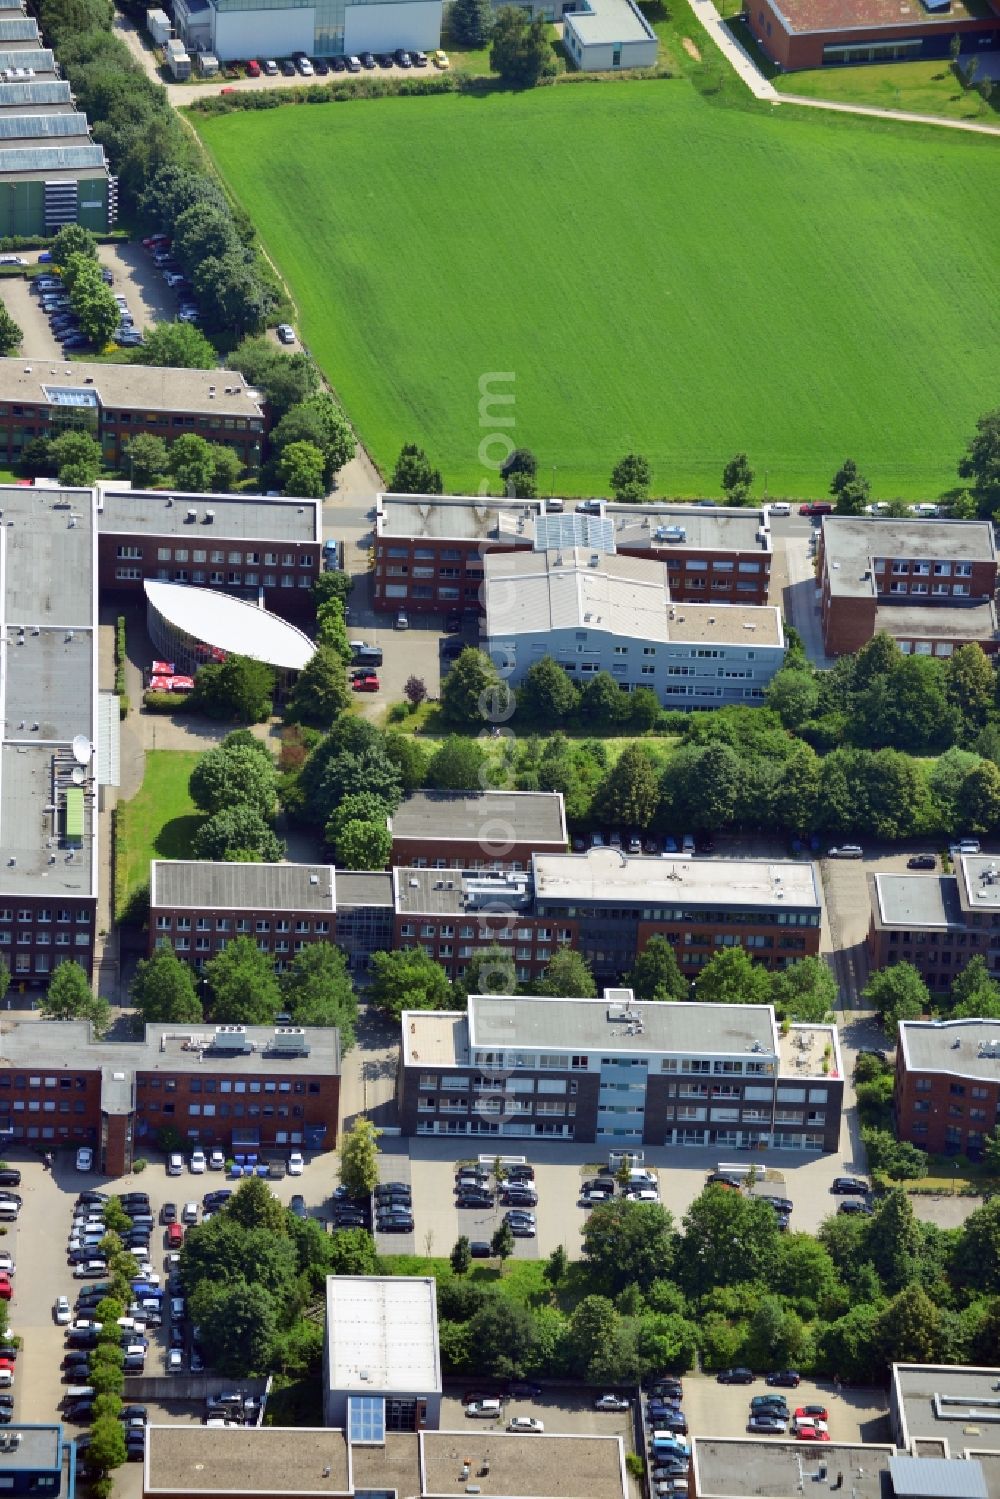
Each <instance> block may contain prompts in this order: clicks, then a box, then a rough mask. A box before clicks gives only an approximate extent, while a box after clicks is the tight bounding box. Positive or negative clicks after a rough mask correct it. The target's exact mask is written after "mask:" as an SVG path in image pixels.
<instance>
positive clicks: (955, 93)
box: [774, 59, 1000, 125]
mask: <svg viewBox="0 0 1000 1499" xmlns="http://www.w3.org/2000/svg"><path fill="white" fill-rule="evenodd" d="M774 84H775V87H776V88H778V89H780V90H781V92H782V93H783V94H804V95H805V96H806V97H807V98H809V99H833V100H835V101H836V102H837V103H838V104H872V105H874V106H875V107H876V108H878V109H904V110H906V109H908V110H912V111H913V112H914V113H915V114H928V115H942V116H943V117H944V118H945V119H948V120H978V121H981V122H982V124H984V125H997V124H1000V87H998V88H997V90H996V95H997V97H996V102H994V98H993V97H992V96H991V98H990V100H989V102H988V103H987V101H986V100H985V99H984V98H983V97H982V95H981V94H979V93H978V92H977V91H976V90H975V89H965V88H963V87H962V85H961V84H960V83H959V81H958V79H957V78H956V77H955V74H954V72H953V71H952V69H951V66H950V64H949V63H948V60H947V59H945V60H944V61H941V60H938V61H937V62H894V63H886V64H885V66H884V67H879V66H877V65H876V66H873V67H864V68H818V69H816V70H815V71H814V72H805V73H781V74H779V75H778V76H777V77H776V78H775V79H774Z"/></svg>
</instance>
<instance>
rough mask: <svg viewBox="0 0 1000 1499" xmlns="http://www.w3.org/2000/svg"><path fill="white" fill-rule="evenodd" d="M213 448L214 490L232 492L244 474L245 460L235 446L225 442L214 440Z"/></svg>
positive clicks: (224, 492)
mask: <svg viewBox="0 0 1000 1499" xmlns="http://www.w3.org/2000/svg"><path fill="white" fill-rule="evenodd" d="M211 448H212V492H213V494H232V492H233V491H234V490H235V489H236V487H237V485H238V484H239V481H240V479H241V478H242V476H243V462H242V460H241V458H240V456H239V454H238V453H237V452H236V451H235V449H234V448H227V447H226V445H225V443H219V442H213V443H212V444H211Z"/></svg>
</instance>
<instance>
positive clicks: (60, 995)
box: [38, 959, 111, 1037]
mask: <svg viewBox="0 0 1000 1499" xmlns="http://www.w3.org/2000/svg"><path fill="white" fill-rule="evenodd" d="M38 1008H39V1010H40V1011H41V1013H42V1015H43V1016H44V1018H45V1019H46V1020H89V1021H90V1024H91V1025H92V1026H93V1028H94V1034H95V1036H98V1037H100V1036H103V1035H104V1033H105V1032H106V1031H107V1030H109V1029H110V1027H111V1006H110V1005H109V1004H108V1002H107V1000H106V999H102V998H101V997H100V995H98V994H95V993H94V992H93V990H92V989H91V987H90V980H89V979H88V978H87V975H86V973H85V972H84V971H83V969H82V968H81V967H80V965H79V963H74V962H72V961H70V960H67V959H64V960H63V961H62V962H61V963H57V964H56V966H55V968H54V969H53V971H52V977H51V979H50V980H49V987H48V991H47V992H46V995H45V998H44V999H43V1000H40V1001H39V1006H38Z"/></svg>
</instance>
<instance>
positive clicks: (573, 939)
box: [392, 911, 578, 983]
mask: <svg viewBox="0 0 1000 1499" xmlns="http://www.w3.org/2000/svg"><path fill="white" fill-rule="evenodd" d="M577 939H578V925H577V923H576V922H575V921H558V922H555V921H552V920H550V919H548V918H545V919H541V918H539V917H537V916H531V915H523V914H520V913H518V914H515V915H511V916H503V915H496V914H493V913H490V912H478V911H476V912H470V913H469V915H468V916H466V915H465V914H464V913H459V914H452V913H447V914H442V913H441V912H433V913H430V914H418V913H412V912H408V913H401V912H399V911H397V912H396V915H395V918H394V921H393V936H392V945H393V947H394V948H396V949H407V948H419V949H420V950H421V951H423V952H425V953H426V954H427V955H428V957H431V958H433V959H434V961H435V962H436V963H440V965H441V967H442V968H443V969H444V971H445V972H446V973H447V975H448V977H449V978H450V979H461V978H463V977H464V976H465V972H466V969H467V967H468V965H469V963H470V962H471V961H472V959H473V958H474V957H475V956H476V954H477V953H479V952H482V951H483V949H484V948H489V947H494V946H498V945H499V946H500V947H502V948H503V949H504V951H505V952H507V953H508V955H509V956H510V957H511V959H512V960H513V963H514V968H515V972H516V973H517V977H518V980H519V981H520V982H523V983H529V982H530V981H531V980H532V979H536V978H538V977H540V975H541V974H542V972H543V971H544V969H545V968H546V966H547V964H548V963H549V962H550V960H551V959H552V957H553V956H554V954H555V953H556V952H557V951H558V950H559V948H560V947H566V946H569V947H573V948H575V947H576V946H577Z"/></svg>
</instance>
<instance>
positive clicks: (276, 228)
mask: <svg viewBox="0 0 1000 1499" xmlns="http://www.w3.org/2000/svg"><path fill="white" fill-rule="evenodd" d="M193 120H194V123H195V124H196V125H197V128H198V129H199V131H200V132H201V133H202V135H203V137H204V139H205V141H206V143H207V145H208V147H209V150H210V151H211V153H212V154H213V156H214V158H215V160H216V161H217V163H218V165H219V167H220V169H221V171H222V173H223V175H224V176H225V178H226V179H227V181H228V182H229V184H230V185H231V187H232V189H233V190H234V192H235V193H236V195H237V197H238V198H239V199H240V200H241V201H242V202H243V203H244V204H245V205H246V207H247V208H248V209H249V210H250V212H251V214H252V215H253V217H254V219H255V221H256V223H257V224H258V225H259V228H260V230H261V233H262V236H263V239H264V242H265V244H266V246H267V249H268V250H269V252H270V253H271V255H272V256H273V257H274V259H275V261H276V262H277V263H278V265H279V267H280V268H281V270H282V272H283V273H284V274H285V276H286V277H287V279H288V282H289V285H290V287H291V289H292V293H293V295H294V297H295V300H296V302H297V304H298V307H299V311H300V314H301V326H302V331H303V335H304V337H305V340H306V342H307V344H308V345H309V347H310V348H311V349H312V351H313V353H314V354H315V355H316V357H317V359H318V360H319V362H320V364H321V365H322V366H323V368H324V370H325V371H326V373H327V374H328V376H329V377H330V379H331V381H332V382H333V384H334V385H335V386H336V388H337V389H338V391H339V393H340V395H341V397H342V398H343V400H344V402H345V404H346V406H347V409H348V411H349V412H350V414H351V416H352V418H353V419H354V421H355V422H356V424H357V426H358V428H359V430H360V433H361V435H362V437H363V438H364V440H365V442H366V444H368V446H369V447H370V449H371V450H372V451H373V453H374V456H375V457H376V459H377V461H378V462H379V463H380V465H381V466H382V467H383V469H384V470H386V471H388V470H391V468H392V465H393V462H394V459H395V456H396V454H397V452H398V450H399V447H400V445H401V444H402V443H403V442H405V441H408V440H418V441H420V442H421V443H422V444H423V445H424V446H425V447H426V448H427V450H428V452H429V453H430V455H431V456H432V458H433V461H434V462H435V463H437V464H439V465H440V467H441V468H442V470H443V472H444V477H445V482H446V487H448V488H451V489H463V488H464V489H469V490H471V491H473V492H474V491H475V490H478V488H479V486H480V484H481V482H482V481H483V480H488V479H489V477H490V471H489V470H488V469H487V468H485V467H484V466H483V461H482V458H481V457H480V456H479V453H480V444H481V442H482V440H483V438H484V437H488V436H489V434H490V433H493V432H500V433H505V434H509V436H510V437H511V438H512V439H513V440H514V441H515V442H516V443H517V444H518V445H524V446H528V447H530V448H532V449H533V450H534V451H535V452H536V453H537V454H538V456H539V460H540V465H541V469H540V484H541V487H542V488H543V492H548V490H549V488H550V487H554V488H555V489H556V491H557V492H561V493H567V494H594V493H599V492H600V493H603V492H606V486H607V480H608V474H609V471H610V469H611V467H612V465H613V463H614V462H615V460H616V459H617V458H618V457H619V456H620V455H621V453H622V452H623V451H625V450H627V449H629V448H637V449H639V450H641V451H644V452H645V453H646V454H648V456H649V457H650V459H651V461H652V463H653V468H654V476H655V479H654V489H655V490H656V492H658V493H668V494H677V495H691V494H696V493H702V492H707V493H717V492H718V491H719V487H720V478H721V470H722V466H723V463H724V461H725V460H726V459H727V458H728V457H729V456H730V455H731V454H732V453H733V452H734V451H735V450H737V449H740V448H746V449H747V450H748V451H749V452H750V454H751V456H752V458H753V459H754V460H755V462H756V464H757V467H758V473H759V475H760V479H759V481H758V483H759V485H760V483H761V482H762V479H763V469H764V468H765V466H766V467H767V469H768V487H769V492H770V493H771V495H772V496H777V495H782V494H785V495H821V494H824V493H825V492H826V488H827V485H828V484H829V480H830V476H831V474H832V473H833V472H834V470H835V469H836V467H837V465H838V464H839V462H840V461H841V460H842V459H843V458H844V456H845V455H847V454H851V455H853V456H854V457H855V458H856V459H857V460H858V462H859V463H860V464H861V466H862V468H863V469H864V471H865V472H866V473H867V474H868V475H869V476H870V477H871V479H872V480H873V483H874V489H875V493H876V494H878V495H882V496H888V495H895V494H899V495H904V496H913V497H916V496H921V497H924V496H926V495H928V494H934V493H937V492H938V491H940V490H942V489H944V488H946V487H948V486H950V485H952V484H954V482H955V477H956V476H955V461H956V459H957V457H958V455H959V454H960V452H961V451H962V449H963V447H964V444H965V440H966V437H967V436H968V434H969V433H970V432H971V431H972V428H973V424H974V421H975V418H976V417H977V416H978V415H979V414H980V413H981V412H982V411H984V410H986V409H988V408H989V407H990V406H992V405H995V404H996V392H997V389H998V384H1000V382H998V376H1000V304H998V302H997V299H996V298H995V297H992V296H991V295H990V287H991V284H992V280H991V278H992V277H993V268H995V265H996V243H995V235H994V232H993V224H992V221H991V218H990V215H989V214H988V213H987V212H985V211H984V205H985V204H988V203H990V202H993V201H996V200H997V198H998V196H1000V153H998V152H997V150H996V143H995V142H994V141H992V140H990V139H982V140H980V139H978V138H976V137H967V136H955V137H953V136H951V135H947V136H946V135H945V132H939V133H937V134H932V133H931V132H930V131H929V130H927V131H924V130H921V129H919V128H917V129H914V128H912V127H910V128H908V129H906V130H904V129H903V128H902V127H897V126H891V127H884V126H882V125H875V124H873V123H872V122H869V121H865V120H862V121H858V120H851V119H846V118H841V117H836V118H831V117H825V118H824V117H821V116H820V117H815V116H814V115H813V114H812V112H810V113H809V115H808V116H806V114H805V112H802V113H801V114H799V113H796V112H794V111H791V110H786V109H782V110H781V111H777V112H775V113H773V114H766V113H763V112H760V111H754V110H749V109H743V108H732V107H727V106H726V105H725V104H724V103H720V102H719V101H718V100H715V101H712V100H710V99H707V98H705V97H703V96H702V95H701V94H699V93H698V92H697V91H696V89H694V88H692V86H691V84H690V83H689V82H688V81H687V80H685V79H674V80H670V81H657V82H647V83H627V84H607V85H589V86H588V85H586V84H584V85H580V86H575V87H574V86H567V85H563V86H560V87H555V88H547V89H546V88H543V89H537V90H534V91H529V92H526V93H523V94H502V93H496V94H488V95H487V96H485V97H465V96H444V97H433V98H421V99H404V98H390V99H381V100H373V101H356V102H352V103H348V104H342V105H336V104H331V105H328V106H321V107H317V108H294V107H287V108H283V109H277V110H273V111H272V110H269V111H266V112H261V113H243V112H235V113H233V114H231V115H229V116H225V117H218V118H203V117H201V116H193ZM499 372H507V373H508V374H509V379H508V381H506V382H502V381H500V380H499V379H497V380H495V381H494V388H495V389H496V390H497V391H498V392H501V393H505V394H506V393H510V392H513V395H514V402H513V406H499V407H495V408H494V411H493V413H492V414H491V413H490V412H489V411H488V410H487V411H485V412H482V413H481V410H480V381H481V380H482V379H483V378H484V377H485V378H486V379H487V381H488V380H489V377H490V376H491V375H494V374H497V373H499ZM511 414H512V415H513V417H514V423H515V425H514V426H513V427H512V428H511V427H503V426H501V425H499V423H498V421H497V420H496V418H497V416H503V417H509V416H510V415H511ZM490 451H491V452H492V453H493V454H496V453H499V452H502V443H500V442H494V444H493V446H492V449H491V450H490ZM494 479H495V476H494Z"/></svg>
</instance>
